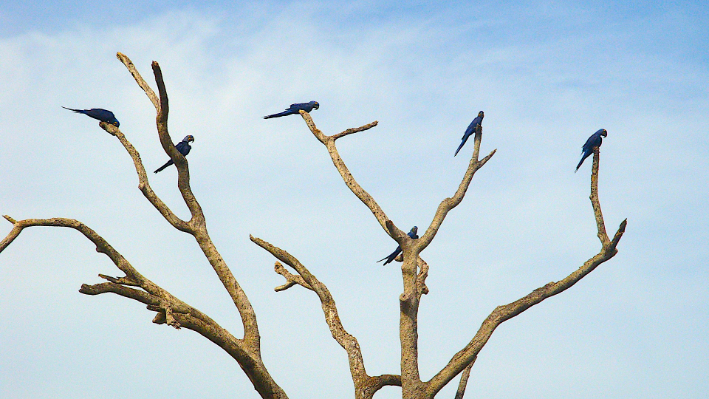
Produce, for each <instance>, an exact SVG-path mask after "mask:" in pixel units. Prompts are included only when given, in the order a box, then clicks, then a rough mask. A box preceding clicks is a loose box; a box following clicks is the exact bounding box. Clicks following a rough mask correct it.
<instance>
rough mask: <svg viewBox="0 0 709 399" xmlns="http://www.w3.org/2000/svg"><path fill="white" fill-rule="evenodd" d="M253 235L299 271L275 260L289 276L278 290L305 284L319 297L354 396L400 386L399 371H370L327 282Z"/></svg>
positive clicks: (362, 397) (280, 271)
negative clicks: (343, 355) (343, 356)
mask: <svg viewBox="0 0 709 399" xmlns="http://www.w3.org/2000/svg"><path fill="white" fill-rule="evenodd" d="M250 238H251V241H253V242H254V243H255V244H256V245H258V246H259V247H261V248H263V249H265V250H266V251H268V252H269V253H271V255H273V256H274V257H276V258H277V259H279V260H280V261H281V262H283V263H285V264H286V265H288V266H290V267H291V268H293V269H294V270H295V271H296V272H297V273H298V275H297V276H296V275H293V274H291V273H290V272H288V271H287V270H286V269H285V268H284V267H283V265H282V264H280V263H279V262H276V266H275V270H276V273H278V274H280V275H282V276H283V277H284V278H285V279H286V284H284V285H281V286H279V287H276V291H283V290H286V289H288V288H290V287H292V286H294V285H300V286H302V287H303V288H306V289H308V290H311V291H313V292H314V293H315V294H316V295H317V296H318V298H319V299H320V303H321V306H322V310H323V314H324V315H325V322H326V323H327V326H328V328H329V329H330V334H332V337H333V338H334V339H335V341H337V343H338V344H340V346H341V347H342V348H343V349H344V350H345V352H346V353H347V359H348V361H349V365H350V374H351V375H352V381H354V385H355V398H357V399H369V398H372V397H373V396H374V394H375V393H376V392H377V391H378V390H379V389H381V388H382V387H384V386H386V385H398V386H401V378H400V377H399V376H397V375H391V374H385V375H380V376H375V377H371V376H369V375H368V374H367V371H366V369H365V367H364V359H363V358H362V351H361V349H360V347H359V343H358V342H357V338H355V337H354V336H353V335H351V334H350V333H348V332H347V330H345V328H344V326H343V325H342V322H341V321H340V316H339V314H338V312H337V306H336V304H335V300H334V298H333V297H332V295H331V294H330V291H329V290H328V289H327V287H326V286H325V284H323V283H321V282H320V281H319V280H318V279H317V278H316V277H315V276H314V275H313V274H312V273H311V272H310V271H309V270H308V269H307V268H306V267H305V266H303V264H302V263H300V261H299V260H298V259H297V258H295V257H294V256H293V255H291V254H290V253H288V252H287V251H284V250H283V249H281V248H278V247H276V246H274V245H272V244H270V243H268V242H266V241H264V240H262V239H260V238H256V237H253V236H250Z"/></svg>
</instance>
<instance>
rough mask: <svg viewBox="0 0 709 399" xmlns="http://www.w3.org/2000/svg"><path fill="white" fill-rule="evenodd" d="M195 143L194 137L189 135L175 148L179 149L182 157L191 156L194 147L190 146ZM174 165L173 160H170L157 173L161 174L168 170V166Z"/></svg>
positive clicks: (156, 170)
mask: <svg viewBox="0 0 709 399" xmlns="http://www.w3.org/2000/svg"><path fill="white" fill-rule="evenodd" d="M193 141H194V137H192V135H191V134H188V135H187V136H185V138H184V139H182V141H180V142H179V143H177V144H175V148H177V151H179V152H180V154H182V155H184V156H187V154H189V153H190V150H191V149H192V147H191V146H190V143H191V142H193ZM173 163H174V162H172V159H171V160H169V161H167V162H166V163H165V165H163V166H161V167H159V168H157V169H155V173H158V172H160V171H161V170H163V169H165V168H167V167H168V166H170V165H172V164H173Z"/></svg>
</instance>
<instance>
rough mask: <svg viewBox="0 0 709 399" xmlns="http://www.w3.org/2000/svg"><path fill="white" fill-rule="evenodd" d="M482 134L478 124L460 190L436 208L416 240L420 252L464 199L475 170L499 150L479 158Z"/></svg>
mask: <svg viewBox="0 0 709 399" xmlns="http://www.w3.org/2000/svg"><path fill="white" fill-rule="evenodd" d="M482 135H483V128H482V126H481V125H478V126H477V128H476V130H475V141H474V149H473V157H472V158H471V159H470V163H469V164H468V169H467V170H466V172H465V175H464V176H463V180H462V181H461V182H460V185H459V186H458V190H457V191H456V192H455V194H454V195H453V197H451V198H446V199H444V200H443V201H442V202H441V203H440V205H438V209H437V210H436V214H435V215H434V216H433V221H432V222H431V225H430V226H429V227H428V228H427V229H426V232H425V233H424V234H423V236H421V238H420V239H419V240H417V241H416V244H415V245H416V246H418V247H420V250H419V252H420V251H423V250H424V249H425V248H426V247H428V245H429V244H430V243H431V241H433V238H434V237H435V236H436V233H438V229H439V228H440V227H441V224H443V220H445V218H446V215H448V212H450V211H451V210H452V209H453V208H455V207H456V206H458V205H459V204H460V203H461V202H462V201H463V197H465V193H466V192H467V191H468V187H470V182H471V181H472V180H473V176H475V172H477V171H478V170H479V169H480V168H482V167H483V166H485V164H486V163H487V161H489V160H490V158H492V156H493V155H495V152H497V150H492V152H491V153H490V154H488V155H487V156H486V157H485V158H483V159H482V160H478V154H479V153H480V143H481V142H482Z"/></svg>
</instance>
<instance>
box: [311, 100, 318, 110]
mask: <svg viewBox="0 0 709 399" xmlns="http://www.w3.org/2000/svg"><path fill="white" fill-rule="evenodd" d="M310 105H312V106H313V108H315V109H320V104H318V102H317V101H311V102H310Z"/></svg>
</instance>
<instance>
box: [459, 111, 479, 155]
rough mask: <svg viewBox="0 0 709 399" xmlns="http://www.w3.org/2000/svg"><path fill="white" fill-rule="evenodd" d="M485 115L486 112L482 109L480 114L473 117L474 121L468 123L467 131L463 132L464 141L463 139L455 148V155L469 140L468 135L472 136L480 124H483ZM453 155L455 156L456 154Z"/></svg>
mask: <svg viewBox="0 0 709 399" xmlns="http://www.w3.org/2000/svg"><path fill="white" fill-rule="evenodd" d="M484 117H485V113H484V112H482V111H480V112H478V116H477V117H475V119H473V121H472V122H470V125H468V128H467V129H465V133H463V139H462V140H463V141H461V143H460V145H459V146H458V149H457V150H455V155H458V151H460V149H461V148H463V145H464V144H465V142H466V141H468V137H470V136H472V135H473V133H475V128H476V127H477V126H478V125H482V124H483V118H484ZM455 155H453V156H455Z"/></svg>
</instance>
